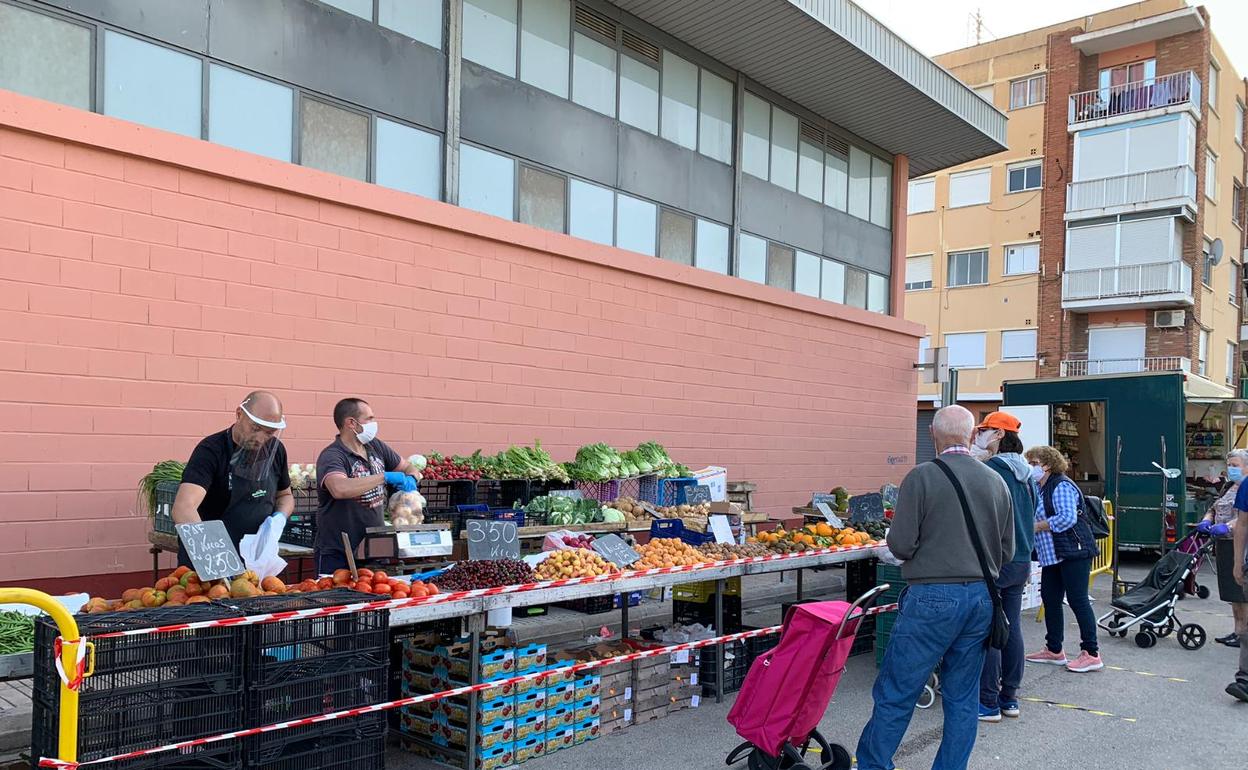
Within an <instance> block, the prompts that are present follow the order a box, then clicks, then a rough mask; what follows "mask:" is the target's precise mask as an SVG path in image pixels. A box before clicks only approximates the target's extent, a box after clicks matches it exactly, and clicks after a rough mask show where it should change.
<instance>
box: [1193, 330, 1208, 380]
mask: <svg viewBox="0 0 1248 770" xmlns="http://www.w3.org/2000/svg"><path fill="white" fill-rule="evenodd" d="M1196 373H1197V374H1199V375H1200V376H1201V377H1207V376H1208V374H1209V330H1208V329H1201V330H1200V347H1199V348H1198V349H1197V351H1196Z"/></svg>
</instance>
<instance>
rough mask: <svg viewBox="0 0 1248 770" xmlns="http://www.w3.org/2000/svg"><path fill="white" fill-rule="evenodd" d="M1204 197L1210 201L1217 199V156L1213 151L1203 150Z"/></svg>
mask: <svg viewBox="0 0 1248 770" xmlns="http://www.w3.org/2000/svg"><path fill="white" fill-rule="evenodd" d="M1205 197H1206V198H1208V199H1209V200H1211V201H1216V200H1217V199H1218V156H1217V155H1214V154H1213V150H1205Z"/></svg>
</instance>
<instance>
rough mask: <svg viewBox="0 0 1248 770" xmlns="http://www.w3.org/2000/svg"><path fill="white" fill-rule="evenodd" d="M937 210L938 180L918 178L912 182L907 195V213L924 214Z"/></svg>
mask: <svg viewBox="0 0 1248 770" xmlns="http://www.w3.org/2000/svg"><path fill="white" fill-rule="evenodd" d="M935 210H936V180H935V179H916V180H914V181H913V182H911V183H910V192H909V194H908V195H907V196H906V213H907V214H922V213H924V212H926V211H935Z"/></svg>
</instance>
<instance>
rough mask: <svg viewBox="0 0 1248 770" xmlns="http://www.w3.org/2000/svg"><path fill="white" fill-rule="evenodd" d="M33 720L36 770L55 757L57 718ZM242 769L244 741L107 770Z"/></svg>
mask: <svg viewBox="0 0 1248 770" xmlns="http://www.w3.org/2000/svg"><path fill="white" fill-rule="evenodd" d="M34 717H35V720H36V721H35V723H34V732H33V733H32V736H31V749H30V765H31V770H37V768H38V767H39V760H40V759H42V758H45V757H46V758H49V759H51V758H53V757H55V755H56V730H57V722H56V715H55V714H53V715H52V718H51V720H50V721H49V722H47V723H45V724H43V725H42V726H41V724H40V722H39V720H40V719H41V714H40V712H39V711H38V710H36V711H35V714H34ZM41 729H42V730H43V731H44V732H43V735H47V736H50V739H51V742H50V743H49V742H48V740H47V739H46V738H44V737H43V735H41V734H40V732H39V731H40V730H41ZM49 730H50V732H49ZM109 753H110V754H111V753H115V752H109ZM100 756H105V755H103V754H102V755H100ZM78 759H79V761H86V760H87V759H89V757H86V756H84V755H83V754H82V752H81V751H80V752H79V753H78ZM242 766H243V747H242V741H237V740H235V741H220V742H217V743H209V744H206V745H203V746H195V747H192V748H188V749H183V750H181V751H163V752H161V753H159V754H153V755H151V756H147V757H136V758H134V759H126V760H122V761H120V762H112V763H109V764H108V765H106V766H105V767H107V768H108V770H239V768H241V767H242Z"/></svg>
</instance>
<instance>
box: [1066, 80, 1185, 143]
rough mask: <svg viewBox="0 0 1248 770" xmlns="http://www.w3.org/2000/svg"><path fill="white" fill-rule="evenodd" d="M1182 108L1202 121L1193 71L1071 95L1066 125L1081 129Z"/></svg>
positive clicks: (1153, 115)
mask: <svg viewBox="0 0 1248 770" xmlns="http://www.w3.org/2000/svg"><path fill="white" fill-rule="evenodd" d="M1183 111H1189V112H1191V114H1192V116H1193V117H1194V118H1195V119H1196V120H1200V78H1198V77H1197V76H1196V73H1194V72H1191V71H1190V70H1189V71H1187V72H1175V73H1172V74H1170V75H1162V76H1161V77H1156V78H1149V79H1148V80H1141V81H1138V82H1135V83H1124V84H1122V85H1118V86H1109V87H1107V88H1097V89H1093V90H1091V91H1080V92H1079V93H1076V94H1071V95H1070V102H1069V106H1068V109H1067V123H1068V126H1067V128H1068V129H1069V130H1070V131H1081V130H1083V129H1088V128H1099V127H1101V126H1106V125H1110V124H1112V123H1125V122H1127V121H1128V120H1139V119H1141V118H1151V117H1156V116H1158V115H1169V114H1171V113H1176V112H1183Z"/></svg>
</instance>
